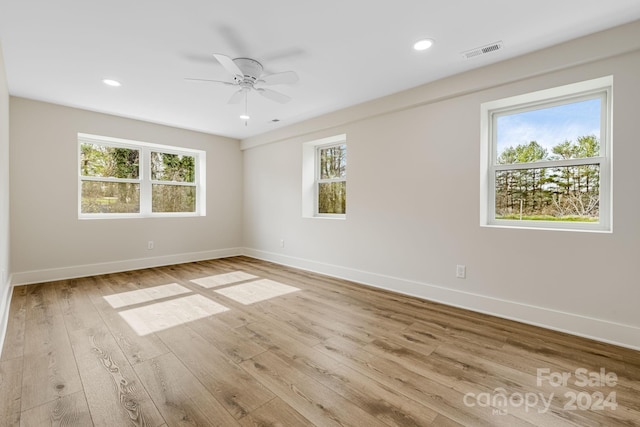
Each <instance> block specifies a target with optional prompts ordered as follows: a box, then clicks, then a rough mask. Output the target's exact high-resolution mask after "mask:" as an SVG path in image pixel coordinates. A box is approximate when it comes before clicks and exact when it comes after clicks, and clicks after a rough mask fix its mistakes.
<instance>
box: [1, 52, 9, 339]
mask: <svg viewBox="0 0 640 427" xmlns="http://www.w3.org/2000/svg"><path fill="white" fill-rule="evenodd" d="M9 274H10V270H9V91H8V89H7V76H6V73H5V68H4V58H3V55H2V43H0V349H1V348H2V342H3V338H4V332H5V329H6V328H5V326H6V319H7V314H8V302H9V293H10V291H11V286H10V279H9Z"/></svg>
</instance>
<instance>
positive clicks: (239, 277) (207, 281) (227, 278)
mask: <svg viewBox="0 0 640 427" xmlns="http://www.w3.org/2000/svg"><path fill="white" fill-rule="evenodd" d="M257 278H258V276H254V275H253V274H249V273H245V272H244V271H233V272H231V273H224V274H216V275H215V276H208V277H202V278H200V279H193V280H192V281H191V282H193V283H195V284H196V285H200V286H202V287H203V288H207V289H209V288H217V287H218V286H224V285H230V284H232V283H238V282H244V281H245V280H251V279H257Z"/></svg>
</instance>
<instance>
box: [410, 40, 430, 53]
mask: <svg viewBox="0 0 640 427" xmlns="http://www.w3.org/2000/svg"><path fill="white" fill-rule="evenodd" d="M431 46H433V40H432V39H422V40H418V41H417V42H415V43H414V44H413V49H414V50H417V51H423V50H427V49H429V48H430V47H431Z"/></svg>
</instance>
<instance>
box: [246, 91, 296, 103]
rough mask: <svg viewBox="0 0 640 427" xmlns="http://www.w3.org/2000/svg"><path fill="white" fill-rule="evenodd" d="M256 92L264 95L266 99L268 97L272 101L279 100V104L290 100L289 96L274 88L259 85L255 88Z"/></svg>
mask: <svg viewBox="0 0 640 427" xmlns="http://www.w3.org/2000/svg"><path fill="white" fill-rule="evenodd" d="M255 89H256V90H257V91H258V93H259V94H260V95H262V96H264V97H265V98H267V99H270V100H272V101H276V102H279V103H281V104H286V103H287V102H289V101H291V97H289V96H287V95H285V94H282V93H280V92H276V91H275V90H271V89H263V88H261V87H257V88H255Z"/></svg>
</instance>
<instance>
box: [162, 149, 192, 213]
mask: <svg viewBox="0 0 640 427" xmlns="http://www.w3.org/2000/svg"><path fill="white" fill-rule="evenodd" d="M195 165H196V163H195V157H193V156H185V155H180V154H167V153H154V152H152V153H151V179H152V180H155V181H173V182H195V176H196V166H195ZM162 212H165V211H162Z"/></svg>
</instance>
